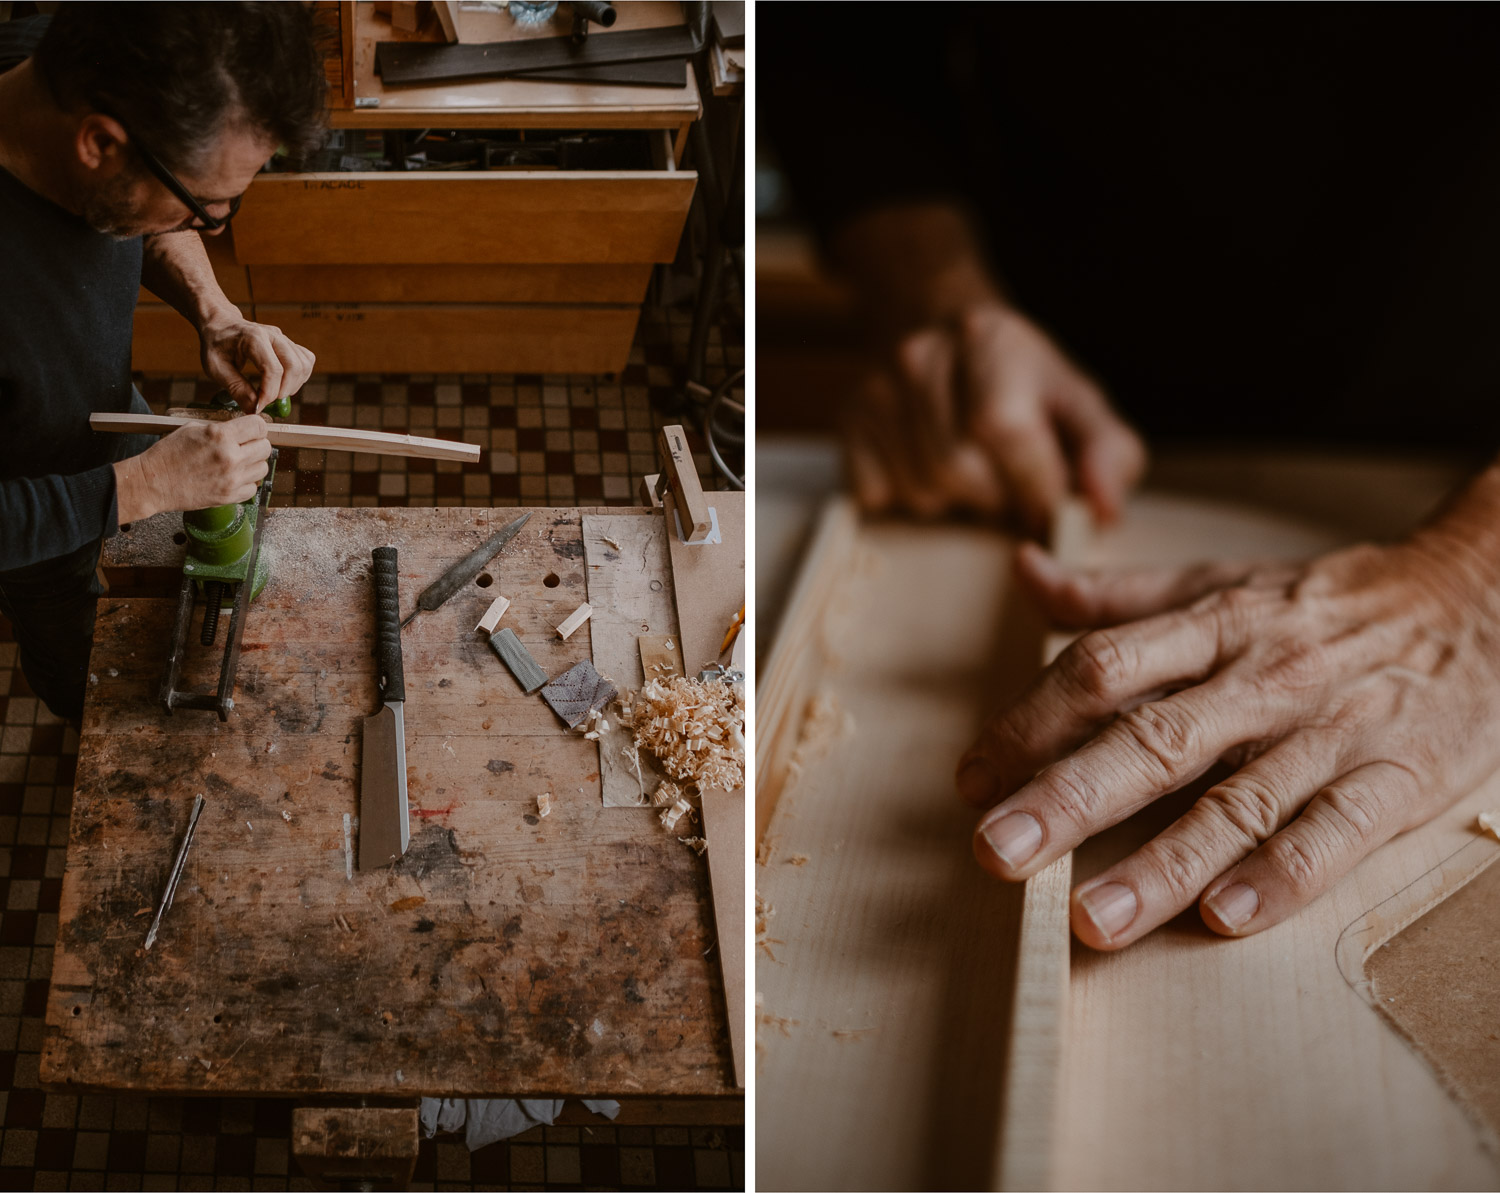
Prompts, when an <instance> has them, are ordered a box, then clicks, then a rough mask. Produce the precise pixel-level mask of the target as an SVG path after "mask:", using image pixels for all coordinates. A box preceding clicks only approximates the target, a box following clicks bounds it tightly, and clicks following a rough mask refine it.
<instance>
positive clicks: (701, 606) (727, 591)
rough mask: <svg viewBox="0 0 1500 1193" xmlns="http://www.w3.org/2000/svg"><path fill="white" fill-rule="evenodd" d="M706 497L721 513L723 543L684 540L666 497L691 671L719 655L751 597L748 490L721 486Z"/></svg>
mask: <svg viewBox="0 0 1500 1193" xmlns="http://www.w3.org/2000/svg"><path fill="white" fill-rule="evenodd" d="M706 500H707V503H708V505H710V506H712V507H713V509H714V511H715V512H716V514H717V515H718V520H719V534H720V535H721V536H722V538H723V541H722V542H717V543H684V542H683V541H682V540H681V539H680V538H679V537H678V536H677V532H676V530H675V529H674V526H675V524H674V522H673V520H672V514H673V503H672V501H671V499H670V495H669V496H668V498H666V499H664V500H663V502H662V508H663V511H664V513H665V517H666V522H667V553H668V554H669V555H670V556H671V559H672V587H673V591H674V593H675V595H676V599H677V628H678V630H679V632H680V633H681V635H682V661H683V665H684V666H685V667H686V668H687V673H688V674H689V675H697V674H698V672H699V671H701V670H703V668H705V667H711V666H713V664H714V663H715V662H716V661H717V660H718V658H719V653H720V652H719V647H720V646H722V645H723V643H724V634H725V632H726V631H727V630H728V629H729V623H730V621H731V619H732V618H733V617H734V615H735V614H736V613H737V612H738V611H739V608H740V606H741V605H742V604H744V601H745V494H744V493H742V492H725V491H719V492H714V493H710V494H707V495H706Z"/></svg>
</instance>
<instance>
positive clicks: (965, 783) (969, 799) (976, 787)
mask: <svg viewBox="0 0 1500 1193" xmlns="http://www.w3.org/2000/svg"><path fill="white" fill-rule="evenodd" d="M954 782H955V783H956V784H957V785H958V795H959V798H960V799H962V800H963V801H964V803H966V804H982V803H984V802H985V801H987V800H988V799H989V798H990V796H992V795H993V794H994V793H995V776H994V775H993V774H992V773H991V772H990V768H989V767H988V766H986V765H985V764H984V762H983V760H981V759H979V758H975V759H972V760H970V761H969V762H966V763H964V765H963V767H962V769H960V770H959V772H958V778H957V779H955V780H954Z"/></svg>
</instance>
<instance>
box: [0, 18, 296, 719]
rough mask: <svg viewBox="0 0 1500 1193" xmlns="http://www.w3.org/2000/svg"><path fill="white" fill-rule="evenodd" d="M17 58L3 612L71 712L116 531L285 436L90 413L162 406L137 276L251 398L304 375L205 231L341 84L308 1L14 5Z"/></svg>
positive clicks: (221, 378) (0, 351)
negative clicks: (140, 355) (159, 427)
mask: <svg viewBox="0 0 1500 1193" xmlns="http://www.w3.org/2000/svg"><path fill="white" fill-rule="evenodd" d="M6 68H9V69H6ZM0 70H4V73H3V74H0V262H4V266H3V270H4V286H3V287H0V413H3V419H4V425H5V428H6V435H5V436H4V438H3V439H0V612H3V613H4V614H5V616H6V617H7V618H9V619H10V621H11V623H12V626H13V627H14V630H15V634H16V638H17V640H18V642H19V644H20V659H21V665H22V668H23V670H24V672H25V674H26V678H27V681H28V682H29V683H30V684H31V686H32V688H33V689H34V690H35V691H36V693H37V694H38V695H39V696H40V697H41V698H42V699H43V700H44V701H45V702H46V704H47V706H48V707H49V708H51V709H52V711H53V712H54V713H56V714H57V715H59V716H62V717H66V718H68V719H70V720H75V721H76V720H77V719H78V718H79V717H80V716H81V715H82V711H83V694H84V686H85V679H86V675H87V670H88V657H89V648H90V646H91V644H92V638H93V624H94V607H95V601H96V599H97V597H98V596H99V594H100V588H99V586H98V582H97V579H96V564H97V561H98V557H99V546H100V542H101V540H102V539H104V538H107V537H109V536H111V535H113V534H114V533H116V531H117V529H118V528H119V526H121V525H124V524H127V523H129V522H132V521H135V520H137V519H140V518H145V517H148V516H150V515H152V514H155V513H159V512H161V511H164V510H186V509H199V508H202V507H205V506H212V505H222V504H225V503H227V502H232V501H243V500H246V499H247V498H249V497H250V496H252V495H253V494H254V492H255V490H256V487H257V486H258V484H259V483H260V481H261V480H262V479H263V478H264V476H265V475H266V471H267V464H266V460H267V459H268V457H269V455H270V444H269V441H268V440H267V438H266V423H265V421H264V420H263V419H260V418H240V419H235V420H233V421H230V422H224V423H204V424H202V425H198V426H192V427H184V428H182V429H180V430H178V431H175V432H173V433H172V434H170V435H167V436H165V437H163V438H162V439H160V440H158V441H154V442H152V443H151V445H150V446H146V444H145V443H143V442H141V441H139V440H137V441H135V442H132V441H131V440H130V439H126V438H124V437H120V436H112V435H103V434H96V433H94V432H92V431H90V429H89V425H88V419H89V415H90V414H92V413H94V412H123V411H127V410H135V411H137V412H145V411H146V410H148V407H147V406H146V405H145V403H144V401H143V400H142V399H141V397H140V395H139V394H137V393H135V392H134V389H133V387H132V385H131V380H130V338H131V319H132V313H133V311H134V307H135V301H136V295H137V291H138V288H139V286H140V285H141V284H142V283H144V284H145V285H146V286H147V287H148V288H149V289H150V290H152V292H154V293H155V294H157V295H159V296H160V297H162V298H163V299H165V300H166V301H167V302H169V303H170V304H171V305H172V306H173V307H175V308H176V309H177V310H178V311H179V312H181V313H182V315H183V316H184V317H185V318H186V319H188V321H189V322H191V323H192V324H193V326H194V327H195V328H196V329H197V331H198V334H199V338H200V340H201V344H202V362H203V370H204V372H205V373H206V374H207V375H208V376H209V377H211V378H212V379H213V380H215V381H216V382H218V383H219V384H221V385H222V386H224V387H225V388H226V389H228V391H229V392H230V394H231V395H232V396H233V397H234V398H235V399H236V400H237V401H238V402H239V403H240V405H241V406H242V407H244V408H247V409H252V408H253V409H255V410H259V409H261V408H262V407H264V406H265V405H266V404H267V403H269V402H271V401H274V400H276V399H277V398H279V397H283V396H287V395H290V394H293V393H295V392H296V391H297V390H299V389H300V388H301V387H302V384H303V383H304V382H305V381H306V380H307V378H308V376H309V375H310V374H311V372H312V367H313V355H312V353H310V352H308V351H307V350H306V349H304V348H301V347H299V346H298V345H296V344H294V343H292V342H291V341H290V340H289V339H288V338H287V337H286V336H284V335H282V334H281V332H280V331H279V330H278V329H276V328H274V327H266V326H263V325H260V324H256V323H252V322H250V321H248V320H246V319H245V318H244V317H243V316H242V315H241V314H240V312H239V310H238V309H237V308H236V307H235V306H234V305H233V304H231V303H230V302H229V300H228V299H227V298H226V297H225V296H224V293H223V291H222V290H221V289H220V287H219V285H218V283H217V281H216V280H215V278H214V274H213V270H212V269H211V267H210V265H209V262H208V257H207V254H206V253H205V251H204V247H203V243H202V240H201V239H200V230H202V234H205V235H217V234H219V233H220V232H222V230H223V227H224V225H225V224H226V223H227V222H228V220H229V218H230V217H231V216H232V214H233V212H234V210H235V208H236V207H237V206H238V201H239V196H240V195H242V194H243V193H244V191H245V189H246V188H247V187H248V186H249V185H250V182H251V180H252V179H253V178H254V177H255V174H256V172H257V171H258V170H259V169H260V167H261V166H262V165H263V164H264V163H265V162H266V161H267V159H269V158H270V157H271V156H272V154H273V153H275V152H276V150H277V148H278V147H283V148H285V149H286V150H287V151H288V152H289V153H292V154H297V153H301V152H304V151H306V150H307V149H309V148H311V147H313V146H314V145H316V144H317V143H318V141H319V140H320V138H321V136H322V125H323V110H324V92H325V83H324V79H323V69H322V63H321V61H320V59H319V56H318V53H317V50H316V48H315V46H314V43H313V30H312V26H311V20H310V17H309V15H308V13H307V11H306V8H305V6H304V5H301V4H274V3H235V4H83V3H78V4H64V5H62V6H61V7H60V9H59V11H58V12H57V14H56V15H55V16H54V17H53V18H52V19H51V22H50V25H49V24H48V23H47V20H46V18H28V19H25V20H20V21H15V22H10V23H8V24H3V25H0ZM148 442H149V441H148ZM143 447H144V450H141V449H142V448H143ZM136 453H138V454H136Z"/></svg>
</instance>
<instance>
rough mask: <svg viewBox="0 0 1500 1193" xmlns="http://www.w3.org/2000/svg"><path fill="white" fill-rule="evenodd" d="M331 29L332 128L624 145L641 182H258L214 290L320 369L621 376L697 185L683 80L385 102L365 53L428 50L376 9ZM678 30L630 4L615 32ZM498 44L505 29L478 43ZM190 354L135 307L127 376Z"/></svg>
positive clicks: (505, 84) (176, 323)
mask: <svg viewBox="0 0 1500 1193" xmlns="http://www.w3.org/2000/svg"><path fill="white" fill-rule="evenodd" d="M332 16H333V14H332V10H331V9H329V15H328V21H327V23H328V24H329V26H330V28H331V27H332V26H333V24H334V22H333V19H332ZM338 16H339V18H340V19H339V21H338V29H339V35H338V37H337V38H335V39H334V41H335V42H336V43H337V44H336V46H334V47H333V48H334V49H336V51H337V53H336V55H335V54H334V53H332V52H331V53H330V58H329V61H330V80H333V79H334V77H335V76H337V78H338V80H339V86H338V87H337V88H335V89H334V91H333V93H332V95H331V100H332V103H333V104H334V108H333V111H332V116H331V123H332V125H333V126H334V127H335V128H336V129H337V128H359V129H374V128H385V129H424V128H434V127H436V128H445V129H517V130H533V129H535V130H548V129H555V130H569V131H587V130H599V129H613V130H620V129H626V130H636V133H637V134H638V135H641V136H644V137H645V138H646V143H647V147H648V149H649V162H647V161H646V160H645V159H644V158H643V161H642V164H643V165H648V166H649V168H644V169H629V170H567V169H521V170H513V169H499V170H446V169H445V170H413V171H406V172H388V171H374V172H371V171H358V172H356V171H350V172H339V173H263V174H261V175H260V176H259V177H258V178H257V179H256V180H255V182H254V183H253V184H252V185H251V187H250V189H249V190H248V191H247V192H246V194H245V197H244V201H243V204H242V206H241V209H240V211H239V214H238V215H237V216H236V218H235V221H234V225H233V231H234V235H233V241H232V248H230V249H229V253H228V255H227V256H225V254H224V250H223V249H222V248H220V249H219V250H218V252H217V255H216V259H215V268H216V270H219V271H220V276H221V282H226V278H227V279H228V281H232V282H233V283H234V285H235V286H236V289H235V290H233V291H231V290H230V289H229V285H228V282H226V293H227V294H229V296H230V297H231V298H232V299H234V300H235V301H236V302H238V303H240V305H241V306H242V307H244V308H245V309H246V311H247V313H249V314H251V315H252V317H253V318H255V319H257V320H259V321H261V322H265V323H273V324H275V325H277V326H279V327H281V328H282V329H283V330H285V331H286V332H287V333H288V334H289V335H291V336H292V338H293V339H296V340H297V341H298V342H299V343H302V344H304V345H305V346H306V347H308V348H310V349H311V350H312V351H313V352H315V353H316V354H317V356H318V366H317V367H318V371H319V372H323V373H327V372H342V373H347V372H387V371H391V372H446V373H453V372H526V373H532V372H540V373H565V372H618V371H620V370H622V369H623V368H624V367H625V364H626V361H627V359H628V356H629V352H630V345H631V342H632V339H633V338H634V334H635V327H636V323H637V321H638V318H639V314H640V304H641V302H642V300H643V299H644V296H645V292H646V286H647V284H648V282H649V280H650V276H651V269H652V266H653V265H654V264H656V263H658V262H667V261H671V260H672V259H673V258H674V257H675V256H676V253H677V246H678V242H679V240H680V239H681V236H682V229H683V226H684V224H685V222H686V220H687V214H688V210H689V208H690V206H691V205H692V200H693V192H694V188H695V186H696V184H697V176H696V174H694V173H693V172H692V171H687V170H681V169H679V168H678V165H679V161H680V158H681V154H682V149H683V147H684V145H685V143H686V133H687V129H688V127H689V126H690V124H691V122H692V121H693V120H694V119H696V118H697V117H698V115H699V114H700V112H701V105H700V100H699V96H698V91H697V86H696V82H695V80H694V78H693V72H692V71H691V70H689V69H687V68H686V67H685V68H684V71H685V75H686V80H685V82H686V85H685V86H684V87H681V88H656V87H652V88H641V87H604V86H586V85H580V84H564V83H550V82H535V81H531V82H527V81H522V80H514V79H512V80H498V81H480V82H475V83H470V84H453V85H448V86H445V87H416V88H404V89H392V90H391V91H389V92H387V91H386V90H385V89H384V88H383V87H382V85H381V83H380V80H379V77H378V76H377V75H375V73H374V56H375V55H374V49H375V43H376V42H377V41H383V40H391V39H393V38H400V37H407V36H410V37H415V38H416V39H418V40H436V39H437V38H438V37H439V36H440V34H439V33H438V32H437V30H436V28H435V27H434V28H426V27H424V28H423V29H420V30H418V31H417V33H416V34H412V35H404V34H400V33H394V32H393V31H392V29H391V26H390V23H389V21H388V20H386V19H385V18H383V17H380V16H378V15H377V14H376V13H375V12H374V5H373V4H367V3H360V4H358V5H354V4H344V5H341V6H339V12H338ZM680 21H681V6H680V5H678V4H674V3H638V4H630V5H625V6H622V12H621V17H620V20H619V22H618V23H617V28H642V27H649V26H651V25H665V24H673V23H679V22H680ZM560 31H561V30H560V27H559V30H557V32H560ZM512 34H514V25H513V22H510V20H509V18H508V17H502V18H496V19H495V21H494V23H493V24H492V25H491V26H489V27H488V28H487V31H486V33H485V36H494V37H496V38H505V37H507V36H510V35H512ZM515 35H516V36H530V35H531V34H529V33H521V34H515ZM591 36H608V34H607V33H597V32H596V33H594V34H591ZM335 66H337V68H338V69H337V70H335V69H334V67H335ZM345 104H348V105H354V104H358V105H359V106H357V107H355V106H347V107H345V106H341V105H345ZM219 239H221V240H223V239H224V238H222V237H221V238H219ZM210 244H212V241H210ZM220 258H223V260H222V261H221V260H220ZM197 358H198V350H197V342H196V337H195V336H194V335H193V333H192V330H191V328H189V327H187V325H186V324H185V323H183V322H182V321H181V320H180V319H178V318H177V316H176V315H175V313H174V312H172V311H171V310H170V308H166V307H161V306H159V305H149V304H147V305H143V306H142V307H141V308H140V309H139V310H138V312H137V317H136V347H135V365H136V367H137V368H140V369H146V370H152V371H155V370H171V371H178V370H182V371H195V370H196V369H197V367H198V364H197Z"/></svg>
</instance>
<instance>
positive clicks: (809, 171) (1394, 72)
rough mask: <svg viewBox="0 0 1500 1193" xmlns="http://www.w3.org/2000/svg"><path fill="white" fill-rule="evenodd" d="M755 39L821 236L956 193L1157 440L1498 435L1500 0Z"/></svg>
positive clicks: (1085, 7) (797, 27)
mask: <svg viewBox="0 0 1500 1193" xmlns="http://www.w3.org/2000/svg"><path fill="white" fill-rule="evenodd" d="M898 10H899V11H898ZM757 54H758V64H757V69H758V70H759V71H760V78H761V79H762V84H761V86H760V88H759V89H758V112H759V116H760V121H761V124H760V127H761V129H762V130H763V131H764V133H765V134H767V135H769V136H770V137H771V138H772V140H773V142H774V144H775V146H776V148H777V150H778V151H779V154H780V156H781V158H782V159H783V161H784V163H785V165H786V167H787V171H788V174H789V175H790V179H791V181H792V184H793V189H794V192H795V193H796V195H797V196H798V198H799V200H800V203H801V205H802V207H803V210H804V211H805V213H806V214H807V215H808V216H810V217H811V219H812V220H813V222H814V223H815V225H816V226H817V227H818V228H819V229H821V230H823V231H825V232H826V231H827V230H828V229H829V228H831V227H832V226H834V225H836V224H838V223H839V222H840V221H842V220H845V219H848V218H849V217H850V216H852V215H854V214H855V213H857V212H858V211H860V210H862V209H865V208H867V207H870V206H873V205H877V204H882V203H887V202H891V201H898V200H909V199H917V198H930V197H934V196H954V197H958V198H961V199H963V200H964V202H965V203H966V204H967V205H968V206H969V208H970V209H971V210H973V211H975V212H976V213H977V214H978V216H979V219H980V222H981V225H982V231H983V233H984V235H985V237H986V239H987V244H988V251H989V253H990V254H991V257H992V260H993V263H994V265H995V269H996V272H997V274H998V276H999V277H1000V278H1001V279H1002V280H1003V282H1004V284H1005V285H1006V287H1007V288H1008V290H1009V291H1010V292H1011V293H1012V294H1013V295H1014V297H1015V298H1016V300H1017V301H1018V303H1019V305H1021V306H1022V307H1023V308H1024V309H1026V310H1027V311H1029V312H1030V313H1031V314H1033V315H1034V316H1035V317H1036V318H1037V319H1038V320H1039V321H1040V322H1041V323H1043V324H1044V325H1045V326H1047V327H1048V328H1049V330H1051V331H1052V332H1053V333H1054V334H1056V335H1057V336H1058V337H1059V338H1060V339H1061V340H1062V341H1063V343H1064V344H1065V345H1066V346H1067V347H1068V348H1069V349H1070V351H1071V352H1072V353H1073V354H1074V356H1075V357H1076V358H1077V359H1079V360H1080V361H1081V362H1082V363H1083V364H1084V365H1085V366H1086V367H1088V368H1089V369H1090V370H1092V371H1093V372H1094V373H1096V374H1097V375H1099V376H1100V377H1101V378H1102V380H1103V381H1104V382H1105V384H1106V386H1107V387H1108V388H1109V389H1110V390H1111V392H1112V393H1113V394H1114V395H1115V397H1116V399H1117V400H1118V402H1119V403H1120V405H1121V406H1122V407H1123V409H1124V410H1125V412H1126V413H1127V414H1128V415H1129V416H1130V417H1132V418H1133V419H1134V420H1135V421H1137V422H1138V423H1139V424H1140V425H1142V426H1143V427H1144V428H1145V429H1146V430H1147V431H1148V432H1149V433H1151V434H1152V435H1153V436H1155V437H1162V436H1171V435H1177V436H1184V435H1189V436H1191V435H1199V436H1201V435H1205V434H1221V435H1222V434H1227V435H1233V436H1238V437H1240V438H1247V439H1248V438H1259V439H1276V440H1282V441H1284V440H1287V439H1303V440H1313V441H1321V442H1324V443H1331V442H1339V443H1359V442H1366V443H1371V442H1374V443H1384V444H1398V445H1409V444H1430V445H1445V446H1471V447H1475V448H1482V449H1486V450H1489V451H1493V450H1494V449H1495V447H1496V446H1497V445H1500V334H1497V324H1500V282H1497V279H1500V69H1497V68H1500V8H1497V7H1495V6H1493V5H1446V4H1430V5H1406V4H1391V5H1373V4H1320V3H1306V4H1296V5H1275V4H1228V3H1225V4H1163V5H1156V4H1022V3H1008V4H963V5H943V4H924V5H906V6H894V5H892V6H876V7H875V8H873V9H866V10H862V11H861V13H860V15H859V18H858V26H857V28H855V27H853V26H852V25H851V8H850V6H843V5H775V4H772V5H763V6H761V8H760V9H759V10H758V13H757Z"/></svg>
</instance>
